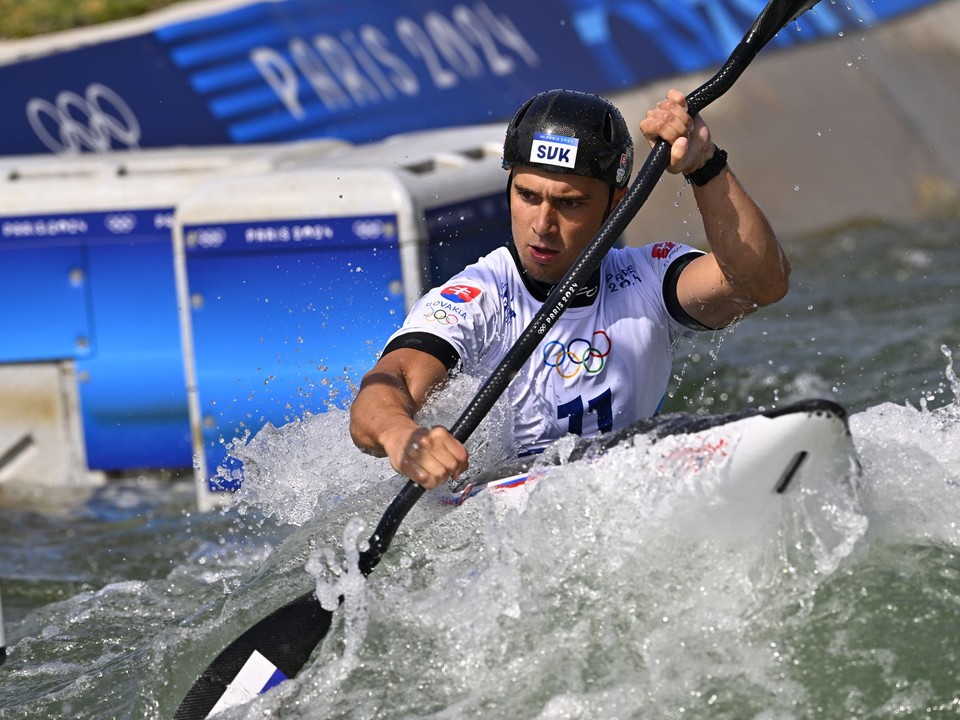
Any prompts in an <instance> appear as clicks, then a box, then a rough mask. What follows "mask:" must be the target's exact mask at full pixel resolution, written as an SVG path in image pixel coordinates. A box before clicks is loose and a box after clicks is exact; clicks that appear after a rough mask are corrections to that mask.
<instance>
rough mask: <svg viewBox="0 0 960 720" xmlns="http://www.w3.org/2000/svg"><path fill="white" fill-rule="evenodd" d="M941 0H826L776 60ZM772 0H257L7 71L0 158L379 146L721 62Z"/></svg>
mask: <svg viewBox="0 0 960 720" xmlns="http://www.w3.org/2000/svg"><path fill="white" fill-rule="evenodd" d="M937 1H938V0H887V1H885V2H867V1H866V0H845V2H842V3H836V4H834V3H826V2H823V3H820V4H819V5H818V6H817V7H816V9H815V10H814V11H813V12H809V13H806V14H804V15H803V16H802V17H801V18H800V20H799V21H798V22H797V23H796V25H795V26H792V27H788V28H786V29H784V30H783V31H781V32H780V33H779V34H778V36H777V37H776V38H775V39H774V40H773V41H772V42H771V43H770V49H769V50H767V52H771V51H776V49H777V48H781V49H782V48H786V47H790V46H795V45H798V44H802V43H808V42H813V41H818V40H821V39H823V38H831V37H834V38H835V37H837V36H838V35H839V34H840V33H841V32H843V31H844V30H862V29H863V28H865V27H870V26H871V25H873V24H876V23H879V22H883V21H885V20H888V19H890V18H893V17H896V16H898V15H900V14H903V13H905V12H908V11H911V10H915V9H917V8H921V7H923V6H925V5H930V4H933V3H934V2H937ZM765 3H766V0H702V1H701V2H695V3H693V2H666V1H664V0H566V1H563V2H562V1H560V0H551V1H550V2H542V1H541V2H533V1H531V2H514V1H513V0H483V1H482V2H465V3H457V4H450V3H447V2H438V1H437V0H398V1H396V2H391V3H383V2H373V1H372V0H359V1H357V2H352V3H348V4H344V3H342V2H335V1H334V0H282V1H274V2H259V3H253V4H250V5H245V6H242V7H240V8H237V9H233V10H228V11H224V12H218V13H214V14H211V15H209V16H206V17H203V18H200V19H194V20H190V21H187V22H177V23H171V24H168V25H163V26H159V27H157V28H156V29H155V30H154V31H152V32H149V33H144V34H141V35H137V36H134V37H126V38H122V39H118V40H112V41H106V42H103V43H100V44H95V45H92V46H87V47H82V48H76V49H70V50H66V51H63V52H59V53H57V54H54V55H50V56H48V57H41V58H36V59H32V60H27V61H22V62H18V63H13V64H10V65H8V66H5V67H0V108H2V110H0V112H3V113H5V117H4V118H3V127H4V132H3V133H2V135H0V155H3V154H27V153H48V152H54V153H69V152H105V151H106V150H109V149H111V148H113V149H134V148H141V147H163V146H172V145H178V144H181V145H200V144H219V143H250V142H268V141H287V140H293V139H299V138H307V137H335V138H342V139H345V140H350V141H354V142H369V141H372V140H377V139H381V138H384V137H386V136H388V135H392V134H395V133H400V132H408V131H411V130H415V129H416V130H419V129H428V128H436V127H447V126H454V125H462V124H470V123H478V122H490V121H493V120H497V119H504V118H507V117H509V116H510V115H511V114H512V113H513V111H514V110H515V109H516V107H517V106H518V105H519V104H520V103H521V102H522V101H523V100H525V99H526V98H528V97H530V96H531V95H533V94H534V93H535V92H538V91H540V90H544V89H548V88H551V87H558V86H563V87H570V88H574V89H579V90H589V91H595V92H615V91H618V90H624V89H628V88H632V87H636V86H639V85H643V84H646V83H649V82H651V81H654V80H659V79H662V78H665V77H670V76H673V75H677V74H682V73H688V72H693V71H698V70H704V69H706V68H709V67H711V66H714V65H717V64H719V63H720V62H721V61H722V60H724V59H725V58H726V57H727V55H728V54H729V52H730V50H731V49H732V48H733V46H734V45H735V44H736V43H737V42H738V41H739V40H740V38H741V37H742V35H743V32H744V31H745V30H746V28H747V27H748V26H749V25H750V23H751V22H752V21H753V19H754V18H755V17H756V15H757V14H758V13H759V11H760V9H761V8H762V7H763V6H764V4H765Z"/></svg>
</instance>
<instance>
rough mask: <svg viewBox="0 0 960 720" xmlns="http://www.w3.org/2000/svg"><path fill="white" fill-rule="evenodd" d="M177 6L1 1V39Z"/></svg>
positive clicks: (93, 0) (134, 0) (148, 1)
mask: <svg viewBox="0 0 960 720" xmlns="http://www.w3.org/2000/svg"><path fill="white" fill-rule="evenodd" d="M177 2H183V0H0V39H7V40H9V39H13V38H25V37H31V36H33V35H44V34H46V33H52V32H57V31H59V30H69V29H70V28H78V27H85V26H87V25H97V24H99V23H105V22H110V21H111V20H121V19H123V18H128V17H135V16H137V15H143V14H144V13H147V12H150V11H152V10H157V9H159V8H162V7H166V6H167V5H173V4H175V3H177Z"/></svg>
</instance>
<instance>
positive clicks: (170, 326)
mask: <svg viewBox="0 0 960 720" xmlns="http://www.w3.org/2000/svg"><path fill="white" fill-rule="evenodd" d="M171 223H172V210H171V209H169V208H160V209H150V210H146V209H142V210H124V211H115V212H95V213H91V212H86V213H72V214H69V215H67V214H64V215H56V214H50V215H45V216H29V217H7V218H3V219H0V307H2V308H3V311H2V312H0V337H2V338H3V342H2V344H0V361H2V362H38V361H45V360H62V359H71V358H72V359H74V360H75V362H76V368H77V378H78V383H79V388H78V389H79V397H80V405H81V413H82V420H83V432H84V441H85V444H86V454H87V462H88V466H89V468H90V469H92V470H121V469H131V468H161V467H165V468H188V467H190V466H191V465H192V448H191V443H190V425H189V414H188V409H187V398H186V385H185V381H184V372H183V355H182V351H181V343H180V329H179V322H178V315H177V299H176V283H175V281H174V271H173V250H172V246H171V241H170V227H171Z"/></svg>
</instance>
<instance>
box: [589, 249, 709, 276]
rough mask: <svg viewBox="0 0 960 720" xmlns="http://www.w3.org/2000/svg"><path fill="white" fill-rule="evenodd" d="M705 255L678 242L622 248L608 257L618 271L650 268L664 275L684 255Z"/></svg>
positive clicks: (614, 250)
mask: <svg viewBox="0 0 960 720" xmlns="http://www.w3.org/2000/svg"><path fill="white" fill-rule="evenodd" d="M689 253H695V254H698V255H699V254H703V251H702V250H698V249H697V248H695V247H693V246H691V245H687V244H685V243H678V242H656V243H650V244H649V245H641V246H639V247H632V246H631V247H620V248H614V249H613V250H611V251H610V252H609V253H608V255H607V257H608V259H609V261H610V263H611V264H612V265H613V266H614V267H616V268H617V269H620V270H622V269H625V268H627V267H630V266H632V267H633V268H634V269H638V268H641V267H642V268H649V269H650V270H652V271H653V272H654V273H656V274H662V273H663V272H665V271H666V269H667V268H668V267H669V266H670V265H671V264H672V263H673V261H674V260H676V259H677V258H678V257H681V256H682V255H687V254H689Z"/></svg>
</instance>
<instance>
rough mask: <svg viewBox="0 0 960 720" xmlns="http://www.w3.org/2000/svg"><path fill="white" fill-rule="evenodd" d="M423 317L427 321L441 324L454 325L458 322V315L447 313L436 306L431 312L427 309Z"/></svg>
mask: <svg viewBox="0 0 960 720" xmlns="http://www.w3.org/2000/svg"><path fill="white" fill-rule="evenodd" d="M423 317H424V319H425V320H426V321H427V322H435V323H439V324H441V325H456V324H457V323H458V322H460V317H459V316H458V315H457V314H456V313H452V312H450V313H448V312H447V311H446V310H444V309H443V308H437V309H436V310H434V311H433V312H430V311H429V310H428V311H427V312H426V313H425V314H424V316H423Z"/></svg>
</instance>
